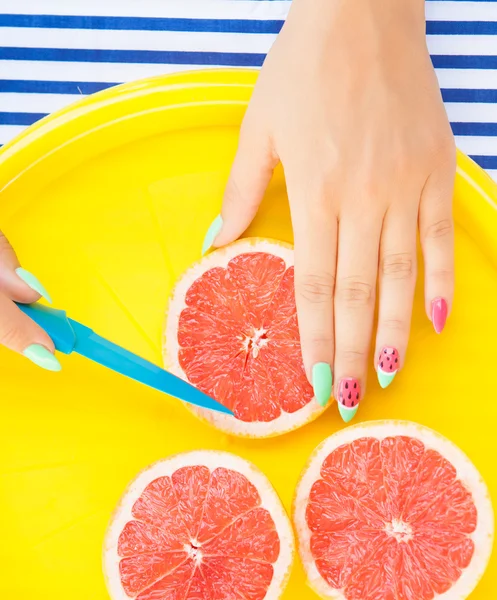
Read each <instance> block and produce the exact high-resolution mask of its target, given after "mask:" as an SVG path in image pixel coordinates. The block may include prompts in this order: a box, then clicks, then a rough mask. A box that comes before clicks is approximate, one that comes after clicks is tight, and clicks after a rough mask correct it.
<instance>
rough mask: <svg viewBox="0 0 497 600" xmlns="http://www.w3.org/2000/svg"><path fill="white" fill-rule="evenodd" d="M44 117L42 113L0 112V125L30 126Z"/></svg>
mask: <svg viewBox="0 0 497 600" xmlns="http://www.w3.org/2000/svg"><path fill="white" fill-rule="evenodd" d="M46 116H47V115H45V114H43V113H22V112H0V125H32V124H33V123H35V122H36V121H39V120H40V119H42V118H43V117H46Z"/></svg>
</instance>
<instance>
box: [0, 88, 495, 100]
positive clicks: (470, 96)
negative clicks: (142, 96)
mask: <svg viewBox="0 0 497 600" xmlns="http://www.w3.org/2000/svg"><path fill="white" fill-rule="evenodd" d="M0 89H1V85H0ZM441 91H442V98H443V101H444V102H482V103H486V104H493V103H496V104H497V90H472V89H468V90H459V89H454V90H449V89H442V90H441Z"/></svg>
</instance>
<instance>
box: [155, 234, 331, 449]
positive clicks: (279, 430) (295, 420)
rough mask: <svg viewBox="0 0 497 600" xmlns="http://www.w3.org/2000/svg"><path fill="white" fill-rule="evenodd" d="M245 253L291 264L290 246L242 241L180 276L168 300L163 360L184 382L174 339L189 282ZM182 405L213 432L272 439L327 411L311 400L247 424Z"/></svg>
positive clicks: (175, 338)
mask: <svg viewBox="0 0 497 600" xmlns="http://www.w3.org/2000/svg"><path fill="white" fill-rule="evenodd" d="M245 252H267V253H268V254H273V255H275V256H278V257H279V258H281V259H282V260H283V261H284V262H285V265H286V268H288V267H291V266H293V264H294V257H293V247H292V246H291V245H290V244H286V243H285V242H280V241H276V240H269V239H264V238H244V239H241V240H238V241H236V242H233V243H232V244H230V245H228V246H224V247H223V248H219V249H218V250H215V251H213V252H211V253H210V254H207V255H206V256H205V257H204V258H202V259H201V260H200V261H198V262H197V263H195V264H194V265H193V266H191V267H190V268H189V269H188V270H187V271H186V272H185V273H184V274H183V276H182V277H181V278H180V279H179V281H178V283H177V284H176V287H175V288H174V290H173V292H172V294H171V298H170V301H169V306H168V310H167V314H166V327H165V336H164V343H163V358H164V366H165V368H166V369H167V370H169V371H170V372H171V373H174V374H175V375H177V376H178V377H181V378H182V379H184V380H186V381H188V379H187V377H186V374H185V372H184V371H183V369H182V368H181V366H180V364H179V361H178V353H179V350H180V346H179V344H178V337H177V335H178V323H179V318H180V315H181V311H182V310H183V309H184V308H186V306H187V305H186V303H185V297H186V294H187V292H188V290H189V288H190V286H191V285H192V283H193V282H194V281H195V280H196V279H198V278H200V277H201V276H202V275H203V274H204V273H205V272H206V271H208V270H209V269H213V268H215V267H223V268H226V267H227V266H228V263H229V262H230V260H232V259H233V258H235V257H236V256H238V255H240V254H243V253H245ZM185 404H186V403H185ZM329 404H331V402H330V403H328V405H329ZM186 406H187V408H188V409H189V410H191V411H192V412H193V413H194V414H195V415H197V416H198V417H200V418H201V419H202V420H204V421H207V422H208V423H210V424H211V425H214V426H215V427H216V428H217V429H220V430H222V431H224V432H226V433H228V434H230V435H236V436H239V437H254V438H263V437H272V436H276V435H281V434H283V433H287V432H289V431H292V430H293V429H297V428H298V427H301V426H303V425H305V424H306V423H309V422H310V421H312V420H314V419H315V418H317V417H318V416H319V415H320V414H321V413H322V412H323V411H324V410H326V408H327V406H325V407H322V406H320V405H319V404H318V403H317V402H316V400H315V398H313V399H312V400H311V401H310V402H308V403H307V404H306V405H305V406H304V407H303V408H301V409H300V410H298V411H296V412H294V413H291V414H290V413H285V412H282V414H281V415H280V416H279V417H278V418H276V419H274V420H272V421H269V422H252V423H250V422H246V421H241V420H239V419H237V418H235V417H232V416H230V415H225V414H222V413H218V412H214V411H211V410H206V409H202V408H198V407H196V406H193V405H191V404H186Z"/></svg>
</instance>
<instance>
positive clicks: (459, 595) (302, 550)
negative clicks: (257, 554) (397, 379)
mask: <svg viewBox="0 0 497 600" xmlns="http://www.w3.org/2000/svg"><path fill="white" fill-rule="evenodd" d="M399 435H400V436H409V437H414V438H417V439H419V440H421V441H422V442H423V443H424V445H425V447H426V448H429V449H433V450H436V451H437V452H439V453H440V454H441V455H442V456H443V457H445V458H446V459H447V460H448V461H449V462H450V463H452V465H453V466H454V467H455V469H456V471H457V477H458V479H460V480H461V482H462V483H463V484H465V485H466V487H467V488H468V489H469V490H470V491H471V493H472V495H473V500H474V504H475V506H476V509H477V513H478V521H477V526H476V530H475V531H474V532H473V533H472V534H471V538H472V540H473V542H474V544H475V552H474V554H473V557H472V559H471V562H470V564H469V565H468V567H467V568H466V569H465V570H464V571H463V573H462V575H461V577H460V578H459V579H458V580H457V581H456V582H455V583H454V585H453V586H452V587H451V588H450V589H449V590H448V591H447V592H445V593H443V594H439V595H437V597H436V598H437V600H465V599H466V598H467V597H468V596H469V595H470V594H471V592H472V591H473V590H474V589H475V587H476V586H477V584H478V582H479V581H480V579H481V577H482V576H483V574H484V572H485V569H486V567H487V564H488V561H489V559H490V555H491V553H492V546H493V534H494V513H493V507H492V502H491V499H490V495H489V492H488V488H487V486H486V483H485V482H484V480H483V478H482V476H481V475H480V473H479V472H478V471H477V469H476V467H475V466H474V465H473V463H472V462H471V461H470V459H469V458H468V457H467V456H466V454H464V452H462V450H460V449H459V448H458V447H457V446H456V445H455V444H453V443H452V442H451V441H449V440H448V439H447V438H445V437H443V436H442V435H441V434H439V433H437V432H436V431H434V430H432V429H429V428H428V427H424V426H423V425H419V424H418V423H412V422H409V421H370V422H365V423H360V424H358V425H354V426H352V427H348V428H346V429H343V430H341V431H339V432H337V433H335V434H333V435H331V436H330V437H328V438H327V439H326V440H324V441H323V442H322V443H321V444H320V445H319V446H318V447H317V448H316V449H315V451H314V452H313V454H312V455H311V457H310V459H309V461H308V463H307V465H306V467H305V469H304V471H303V473H302V475H301V479H300V481H299V483H298V485H297V488H296V492H295V496H294V502H293V511H292V512H293V523H294V526H295V532H296V534H297V547H298V552H299V555H300V559H301V561H302V564H303V565H304V570H305V572H306V575H307V583H308V585H309V586H310V587H311V588H312V589H313V590H314V591H315V592H316V593H317V594H319V595H320V596H321V597H322V598H330V599H331V600H347V598H346V596H345V595H344V594H343V592H342V591H341V590H337V589H335V588H332V587H331V586H330V585H329V584H328V583H327V582H326V581H325V580H324V579H323V577H322V576H321V575H320V573H319V572H318V570H317V568H316V565H315V562H314V558H313V556H312V554H311V550H310V540H311V531H310V529H309V527H308V526H307V521H306V508H307V503H308V498H309V494H310V491H311V488H312V485H313V484H314V482H315V481H316V480H318V479H320V477H321V475H320V471H321V466H322V464H323V461H324V460H325V459H326V457H327V456H328V455H329V454H331V452H333V451H334V450H336V449H337V448H338V447H339V446H342V445H344V444H349V443H351V442H353V441H354V440H357V439H359V438H363V437H372V438H377V439H378V440H383V439H385V438H387V437H391V436H399Z"/></svg>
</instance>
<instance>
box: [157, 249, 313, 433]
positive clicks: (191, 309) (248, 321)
mask: <svg viewBox="0 0 497 600" xmlns="http://www.w3.org/2000/svg"><path fill="white" fill-rule="evenodd" d="M164 362H165V366H166V368H167V369H169V370H170V371H172V372H173V373H175V374H176V375H179V376H180V377H182V378H183V379H186V380H187V381H189V382H190V383H192V384H193V385H195V386H196V387H198V388H199V389H200V390H202V391H203V392H205V393H206V394H208V395H210V396H211V397H212V398H215V399H216V400H218V401H219V402H221V403H222V404H224V405H225V406H227V407H228V408H229V409H230V410H232V412H233V413H234V415H235V416H234V417H232V416H229V415H223V414H219V413H215V412H213V411H207V410H202V409H197V408H195V407H191V409H192V410H193V411H194V412H195V413H196V414H198V415H200V416H202V417H203V418H205V419H207V420H208V421H209V422H211V423H213V424H214V425H215V426H216V427H218V428H220V429H223V430H224V431H226V432H228V433H232V434H235V435H241V436H253V437H265V436H270V435H278V434H280V433H284V432H286V431H290V430H291V429H295V428H296V427H299V426H301V425H304V424H305V423H307V422H308V421H310V420H311V419H313V418H315V417H316V416H317V415H318V414H320V413H321V412H322V411H323V410H324V409H323V408H322V407H321V406H319V404H318V403H317V402H316V401H315V400H314V398H313V391H312V387H311V385H310V384H309V382H308V380H307V377H306V374H305V371H304V366H303V362H302V356H301V349H300V337H299V331H298V323H297V312H296V307H295V292H294V274H293V250H292V249H291V247H290V246H288V245H286V244H283V243H280V242H273V241H269V240H261V239H244V240H239V241H238V242H235V243H234V244H231V245H230V246H227V247H225V248H221V249H219V250H216V251H215V252H212V253H211V254H209V255H208V256H206V257H205V258H203V259H202V260H201V261H200V262H198V263H197V264H195V265H194V266H193V267H192V268H191V269H189V270H188V271H187V272H186V273H185V274H184V275H183V277H182V278H181V280H180V281H179V282H178V284H177V286H176V288H175V290H174V292H173V295H172V297H171V300H170V304H169V310H168V315H167V323H166V335H165V344H164Z"/></svg>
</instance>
